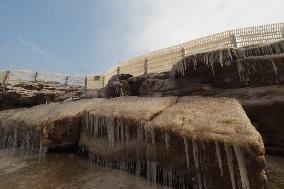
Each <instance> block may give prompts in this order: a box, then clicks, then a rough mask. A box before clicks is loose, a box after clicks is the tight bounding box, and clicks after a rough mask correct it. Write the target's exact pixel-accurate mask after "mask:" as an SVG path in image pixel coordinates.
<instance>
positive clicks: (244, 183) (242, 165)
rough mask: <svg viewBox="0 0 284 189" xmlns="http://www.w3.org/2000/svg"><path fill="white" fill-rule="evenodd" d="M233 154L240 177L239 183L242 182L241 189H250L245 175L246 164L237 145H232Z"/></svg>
mask: <svg viewBox="0 0 284 189" xmlns="http://www.w3.org/2000/svg"><path fill="white" fill-rule="evenodd" d="M234 150H235V154H236V157H237V161H238V166H239V171H240V176H241V182H242V187H243V188H242V189H250V186H249V180H248V175H247V169H246V162H245V158H244V155H243V152H242V150H241V148H240V147H239V146H237V145H234Z"/></svg>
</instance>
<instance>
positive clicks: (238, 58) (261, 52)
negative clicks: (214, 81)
mask: <svg viewBox="0 0 284 189" xmlns="http://www.w3.org/2000/svg"><path fill="white" fill-rule="evenodd" d="M281 53H284V40H283V41H279V42H275V43H271V44H266V45H260V46H256V47H250V48H239V49H221V50H215V51H212V52H207V53H199V54H193V55H190V56H188V57H186V58H185V59H184V60H182V61H181V62H178V63H177V64H175V65H174V66H173V67H172V70H171V75H172V76H175V75H182V76H184V75H185V72H186V70H188V69H192V67H193V69H194V70H196V69H197V65H198V64H205V65H207V66H208V67H210V68H211V71H212V75H213V76H214V75H215V72H214V63H219V64H220V65H221V67H223V66H224V63H229V62H230V63H233V62H236V63H237V70H238V74H239V78H240V80H241V82H243V83H245V84H248V82H249V80H250V72H256V71H257V70H256V68H255V67H256V65H255V63H251V62H249V63H247V62H246V61H245V60H246V58H247V57H256V56H265V55H274V54H281ZM270 62H271V69H272V72H273V73H274V75H275V78H276V83H277V82H278V81H277V77H278V69H277V66H276V64H275V62H274V61H273V60H272V59H271V60H270ZM257 64H258V65H259V66H260V67H261V65H260V63H257Z"/></svg>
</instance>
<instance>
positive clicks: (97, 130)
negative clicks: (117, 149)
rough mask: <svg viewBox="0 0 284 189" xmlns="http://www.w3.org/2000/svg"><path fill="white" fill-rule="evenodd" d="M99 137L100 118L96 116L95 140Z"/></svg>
mask: <svg viewBox="0 0 284 189" xmlns="http://www.w3.org/2000/svg"><path fill="white" fill-rule="evenodd" d="M98 135H99V118H97V117H96V116H94V138H97V137H98Z"/></svg>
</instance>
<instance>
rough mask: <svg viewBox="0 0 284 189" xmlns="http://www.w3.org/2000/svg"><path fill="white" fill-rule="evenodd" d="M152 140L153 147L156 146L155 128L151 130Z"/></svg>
mask: <svg viewBox="0 0 284 189" xmlns="http://www.w3.org/2000/svg"><path fill="white" fill-rule="evenodd" d="M150 131H151V138H152V145H153V146H155V143H156V140H155V130H154V128H151V130H150Z"/></svg>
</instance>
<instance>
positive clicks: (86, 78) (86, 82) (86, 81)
mask: <svg viewBox="0 0 284 189" xmlns="http://www.w3.org/2000/svg"><path fill="white" fill-rule="evenodd" d="M87 85H88V77H85V87H84V88H85V90H86V89H87Z"/></svg>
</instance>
